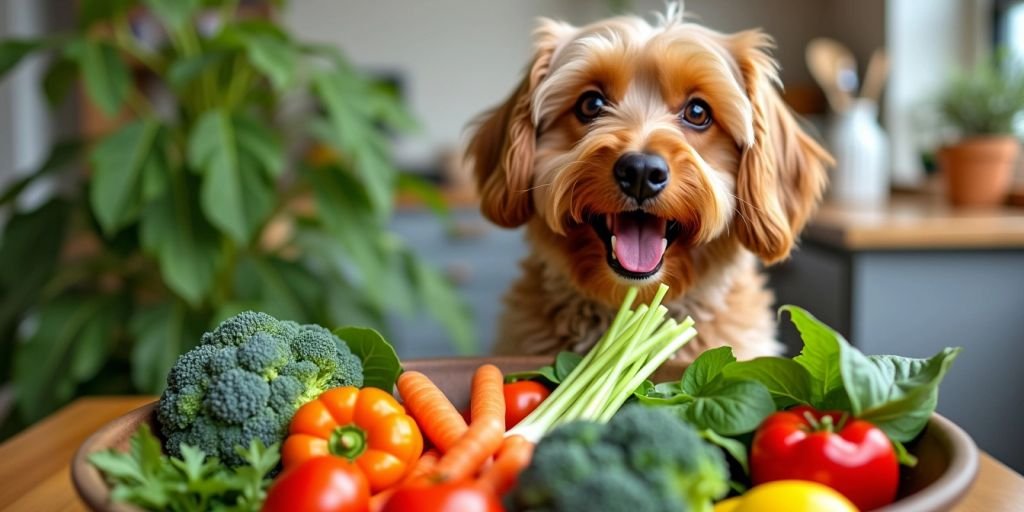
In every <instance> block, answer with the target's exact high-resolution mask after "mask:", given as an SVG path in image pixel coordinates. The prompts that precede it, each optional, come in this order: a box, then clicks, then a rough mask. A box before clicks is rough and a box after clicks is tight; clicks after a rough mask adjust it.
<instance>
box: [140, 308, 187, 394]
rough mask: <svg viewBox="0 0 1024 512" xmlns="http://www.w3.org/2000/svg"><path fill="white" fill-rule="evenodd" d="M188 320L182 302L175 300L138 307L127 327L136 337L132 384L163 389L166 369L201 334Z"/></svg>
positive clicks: (156, 390) (153, 391) (145, 389)
mask: <svg viewBox="0 0 1024 512" xmlns="http://www.w3.org/2000/svg"><path fill="white" fill-rule="evenodd" d="M188 320H189V319H188V317H187V311H186V308H185V305H184V304H182V303H181V302H178V301H175V300H168V301H164V302H161V303H159V304H155V305H152V306H147V307H145V308H141V309H138V310H137V311H135V313H134V314H133V315H132V318H131V322H130V323H129V327H128V328H129V331H130V332H131V335H132V337H134V338H135V343H134V344H133V345H132V353H131V361H132V383H133V384H134V385H135V387H136V388H137V389H138V390H139V391H141V392H144V393H151V394H159V393H161V392H162V391H163V390H164V386H165V385H166V377H167V372H169V371H170V370H171V367H172V366H174V362H175V361H177V359H178V356H179V355H181V354H183V353H184V352H186V351H187V350H189V349H190V348H192V346H194V345H195V340H198V339H199V335H200V334H201V333H198V332H196V331H197V329H196V328H195V327H192V326H190V325H192V323H191V322H189V321H188Z"/></svg>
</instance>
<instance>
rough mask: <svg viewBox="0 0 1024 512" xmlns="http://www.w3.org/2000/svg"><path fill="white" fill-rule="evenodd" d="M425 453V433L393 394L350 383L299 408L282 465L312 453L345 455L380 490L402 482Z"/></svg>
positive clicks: (286, 466)
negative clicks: (361, 387) (353, 385)
mask: <svg viewBox="0 0 1024 512" xmlns="http://www.w3.org/2000/svg"><path fill="white" fill-rule="evenodd" d="M422 453H423V435H422V434H421V433H420V429H419V427H418V426H417V425H416V421H415V420H413V419H412V417H410V416H409V415H407V414H406V413H405V408H404V407H402V405H401V404H399V403H398V401H397V400H395V398H394V397H392V396H391V395H390V394H389V393H387V392H385V391H382V390H380V389H377V388H369V387H367V388H363V389H359V388H356V387H352V386H347V387H340V388H333V389H329V390H327V391H324V392H323V394H321V395H320V396H319V397H318V398H317V399H316V400H313V401H311V402H309V403H307V404H305V405H303V406H302V407H300V408H299V410H298V411H296V412H295V417H294V418H292V422H291V425H290V426H289V435H288V438H287V439H285V441H284V445H283V446H282V448H281V463H282V464H283V465H284V467H285V469H288V468H290V467H293V466H297V465H299V464H301V463H302V462H304V461H306V460H308V459H311V458H313V457H318V456H323V455H334V456H337V457H344V458H346V459H348V460H349V461H352V462H354V463H355V465H356V466H358V467H359V468H360V469H361V470H362V471H363V474H364V475H366V479H367V481H369V483H370V490H371V492H373V493H377V492H379V491H381V490H383V489H386V488H388V487H390V486H392V485H394V484H396V483H398V481H399V480H401V479H402V477H403V476H405V474H406V473H407V472H408V471H409V470H410V469H411V468H412V466H413V464H415V462H416V461H417V460H418V459H419V457H420V455H421V454H422Z"/></svg>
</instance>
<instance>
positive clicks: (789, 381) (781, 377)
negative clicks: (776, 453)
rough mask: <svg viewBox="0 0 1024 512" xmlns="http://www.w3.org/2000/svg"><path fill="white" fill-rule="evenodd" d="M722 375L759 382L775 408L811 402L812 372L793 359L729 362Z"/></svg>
mask: <svg viewBox="0 0 1024 512" xmlns="http://www.w3.org/2000/svg"><path fill="white" fill-rule="evenodd" d="M723 374H724V375H725V376H726V377H727V378H730V379H740V380H755V381H757V382H760V383H761V384H762V385H764V387H765V388H767V389H768V392H769V393H771V395H772V400H774V401H775V408H776V409H778V410H782V409H785V408H787V407H790V406H792V405H797V404H809V403H810V402H811V374H810V373H808V372H807V369H806V368H804V367H803V366H801V365H800V363H797V362H796V361H793V360H792V359H785V358H782V357H758V358H757V359H751V360H750V361H740V362H737V363H733V364H730V365H729V366H727V367H726V368H725V369H724V370H723ZM837 389H838V388H837Z"/></svg>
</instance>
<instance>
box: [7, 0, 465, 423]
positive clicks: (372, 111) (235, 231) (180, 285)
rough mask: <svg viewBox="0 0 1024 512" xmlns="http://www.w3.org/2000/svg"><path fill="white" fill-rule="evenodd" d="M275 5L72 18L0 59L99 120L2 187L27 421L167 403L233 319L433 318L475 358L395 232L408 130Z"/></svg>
mask: <svg viewBox="0 0 1024 512" xmlns="http://www.w3.org/2000/svg"><path fill="white" fill-rule="evenodd" d="M282 3H283V2H279V1H265V2H251V1H247V2H242V3H241V4H240V3H239V2H238V0H119V1H116V2H114V1H108V0H83V1H81V2H76V5H78V6H79V9H80V11H79V20H78V25H77V28H76V29H75V30H74V31H72V32H70V33H66V34H59V35H54V36H52V37H46V38H41V39H31V40H29V39H19V40H8V41H0V76H2V75H3V74H5V73H6V72H7V71H9V70H10V69H12V68H13V67H14V66H15V65H16V64H17V63H18V61H19V60H21V59H22V58H23V57H25V56H27V55H29V54H34V53H45V54H48V56H49V58H50V59H49V62H50V64H49V69H48V70H47V72H46V74H45V78H44V80H43V83H42V84H41V85H42V87H43V89H44V90H45V92H46V95H47V98H48V99H49V100H50V101H51V103H54V104H59V103H62V102H65V101H69V97H81V98H82V101H81V102H80V103H81V106H82V107H84V108H82V109H81V110H82V111H83V115H86V114H87V113H88V112H89V111H95V112H102V113H103V117H104V119H107V120H109V123H107V126H108V128H107V129H106V130H105V131H103V132H102V133H99V134H88V133H87V134H86V135H85V136H83V137H82V138H81V140H73V141H64V142H61V143H58V144H56V145H55V146H54V148H53V149H52V153H51V156H50V158H49V159H48V160H47V161H46V162H45V163H44V165H43V166H42V167H41V168H39V169H36V170H35V171H33V172H30V173H27V174H25V175H24V177H23V178H21V179H20V180H16V181H15V182H14V183H13V184H12V185H11V186H9V187H7V188H6V189H5V190H2V191H0V209H4V210H6V211H7V212H8V213H10V214H11V215H10V218H9V220H8V221H7V223H6V225H4V226H3V227H2V231H3V233H2V236H0V238H2V242H0V340H2V341H0V384H4V385H6V384H7V383H13V386H12V387H13V389H14V390H15V398H16V404H17V406H18V412H19V414H18V419H19V420H20V422H21V423H22V424H24V423H25V422H30V421H34V420H36V419H38V418H40V417H42V416H43V415H45V414H46V413H48V412H49V411H51V410H53V409H54V408H56V407H57V406H59V405H61V404H62V403H64V402H66V401H68V400H70V399H72V398H73V397H74V396H77V395H80V394H83V393H90V392H92V393H97V392H103V393H126V392H145V393H159V392H160V391H161V389H162V388H163V386H164V377H163V376H164V375H165V374H166V373H167V370H168V369H169V368H170V367H171V365H172V364H173V363H174V361H175V359H176V358H177V356H178V354H180V353H182V352H184V351H186V350H188V349H189V348H190V347H191V346H192V345H194V344H195V343H196V342H197V341H198V339H199V338H198V336H199V334H200V333H202V332H203V331H206V330H208V329H210V328H211V327H212V326H214V325H216V323H217V322H219V321H220V320H221V319H223V318H225V317H227V316H230V315H232V314H234V313H237V312H239V311H241V310H244V309H256V310H262V311H266V312H268V313H270V314H273V315H275V316H278V317H280V318H287V319H291V320H296V321H299V322H311V323H319V324H322V325H325V326H338V325H345V324H359V325H366V326H372V327H377V328H381V329H383V328H385V327H386V326H387V323H388V319H389V318H391V317H392V315H395V314H404V315H407V316H413V315H418V314H419V313H420V312H421V311H426V312H429V313H431V314H432V315H433V316H434V318H435V319H436V320H437V321H439V322H440V324H442V325H443V326H444V327H446V328H447V330H448V333H449V336H450V339H451V340H452V342H453V344H455V346H456V349H457V350H458V351H459V352H462V353H467V352H472V351H473V350H474V349H473V344H474V341H473V332H472V329H471V328H470V323H469V318H468V315H467V310H466V308H465V307H464V306H463V303H462V301H461V300H459V298H458V297H457V295H456V294H455V293H454V291H453V290H452V289H451V287H450V286H448V284H447V282H446V279H445V278H444V276H443V274H442V273H441V272H439V271H438V270H437V269H435V268H434V267H432V266H430V265H427V264H426V263H425V262H424V261H423V260H422V259H420V258H419V257H417V255H416V253H415V252H414V251H413V248H411V247H409V246H408V245H407V244H405V243H403V241H402V240H401V239H399V238H398V237H397V236H396V235H394V234H393V233H392V232H390V230H389V229H388V222H389V220H390V217H391V212H392V204H393V198H394V196H395V194H396V192H397V191H400V190H403V189H404V190H409V191H410V192H420V193H428V194H430V193H431V191H430V190H431V189H430V187H429V186H424V183H422V182H418V181H416V179H414V178H413V177H411V176H409V175H405V174H403V173H401V172H399V170H398V169H397V168H396V167H395V165H394V164H393V163H392V161H391V150H390V144H391V137H392V136H393V134H394V133H397V132H399V131H402V130H408V129H410V128H413V127H414V121H413V120H412V119H411V117H410V116H409V114H408V113H407V112H406V111H405V109H404V107H403V106H402V104H401V103H400V102H399V100H398V98H397V97H396V95H395V94H394V92H393V90H392V89H391V88H389V87H388V86H387V85H385V84H383V83H380V82H378V81H375V80H373V79H372V78H371V77H369V76H367V75H365V74H363V73H361V72H359V71H358V70H356V69H355V68H354V67H353V66H352V65H351V64H350V63H349V62H348V61H347V59H346V58H345V57H344V55H342V54H341V52H339V51H338V49H337V48H333V47H328V46H324V45H317V44H312V43H309V42H307V41H302V40H301V39H300V38H299V37H297V35H296V34H291V33H289V32H288V30H287V29H286V27H285V26H283V25H282V24H280V23H278V22H277V21H276V20H277V19H278V17H279V15H280V13H279V12H278V10H279V9H281V8H282V7H281V4H282ZM153 26H156V27H157V28H156V29H155V31H154V30H142V28H145V27H153ZM153 32H155V33H156V34H157V35H158V37H157V38H155V40H143V39H142V36H141V35H140V34H145V33H153ZM72 92H78V93H79V94H77V95H76V94H69V93H72ZM296 104H299V105H308V108H304V109H303V108H295V105H296ZM286 106H287V107H289V108H286ZM100 124H103V123H100ZM79 131H82V130H79ZM315 148H319V149H315ZM325 154H328V156H327V157H324V155H325ZM304 155H310V156H304ZM313 155H316V156H313ZM3 171H5V172H6V171H9V170H3ZM48 180H52V181H56V182H58V183H60V185H61V186H59V187H55V189H56V192H55V193H53V194H52V195H51V197H49V199H47V200H46V201H45V202H43V204H39V205H33V206H31V207H29V208H25V207H22V206H21V205H23V204H24V203H25V201H20V200H19V198H20V197H21V196H22V195H23V192H25V191H27V190H29V189H31V188H33V187H34V186H35V183H36V182H43V181H48ZM424 191H426V192H424ZM432 194H434V196H432V197H431V198H430V199H436V194H437V192H436V191H433V192H432ZM8 425H10V422H8ZM14 428H16V427H10V426H8V427H7V428H5V429H4V431H7V432H10V431H11V430H13V429H14Z"/></svg>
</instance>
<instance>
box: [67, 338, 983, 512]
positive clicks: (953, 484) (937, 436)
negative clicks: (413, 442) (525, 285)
mask: <svg viewBox="0 0 1024 512" xmlns="http://www.w3.org/2000/svg"><path fill="white" fill-rule="evenodd" d="M485 362H486V363H493V364H496V365H497V366H498V367H499V368H501V369H502V370H503V371H505V372H516V371H523V370H530V369H533V368H537V367H540V366H543V365H545V364H550V362H551V358H550V357H491V358H452V359H424V360H416V361H407V362H405V363H404V365H403V366H404V367H405V368H406V369H408V370H417V371H420V372H423V373H425V374H426V375H428V376H429V377H430V378H431V379H433V380H434V382H435V383H437V385H438V386H439V387H440V388H441V389H443V390H444V391H445V393H446V394H447V395H448V397H449V398H450V399H451V400H452V402H453V403H454V404H455V405H456V406H458V407H462V406H465V405H466V404H467V403H468V401H469V384H470V380H471V376H472V373H473V371H474V370H475V369H476V368H477V367H478V366H480V365H481V364H483V363H485ZM683 369H684V366H682V365H676V364H667V365H665V366H663V367H662V368H660V369H659V370H658V371H657V372H655V374H654V378H653V380H654V381H655V382H662V381H667V380H674V379H678V378H679V377H680V375H682V372H683ZM155 405H156V404H155V403H153V404H149V405H145V406H143V407H140V408H138V409H136V410H134V411H131V412H129V413H128V414H125V415H124V416H121V417H120V418H117V419H115V420H113V421H111V422H110V423H108V424H106V425H104V426H103V428H101V429H100V430H99V431H97V432H96V433H95V434H93V435H92V436H90V437H89V438H88V439H86V440H85V443H83V444H82V446H81V447H80V448H79V449H78V452H77V453H76V454H75V458H74V461H73V462H72V465H71V477H72V480H73V481H74V483H75V489H77V490H78V494H79V495H80V496H81V497H82V500H83V501H84V502H85V503H86V505H88V506H89V508H90V509H92V510H104V511H106V510H134V509H133V508H132V507H129V506H125V505H119V504H118V505H115V504H112V503H110V502H109V497H110V489H109V488H108V487H107V484H106V482H105V481H104V480H103V477H102V475H100V473H99V471H97V470H96V468H94V467H93V466H92V465H91V464H89V462H88V460H87V459H88V457H89V455H90V454H92V453H94V452H97V451H102V450H106V449H108V448H116V449H119V450H127V449H128V439H129V438H130V437H131V435H132V434H133V433H134V432H135V430H136V429H137V428H138V427H139V425H141V424H143V423H149V424H150V426H152V427H155V424H154V422H155V415H154V411H153V410H154V407H155ZM154 431H158V429H156V428H154ZM907 448H908V449H909V450H910V452H911V453H913V454H914V455H916V456H917V458H918V465H917V466H916V467H914V468H903V471H902V473H901V474H900V492H899V499H898V500H897V501H896V502H895V503H893V504H892V505H889V506H888V507H885V508H882V509H879V512H924V511H928V512H931V511H935V512H938V511H944V510H951V509H952V508H953V505H955V504H956V503H957V502H958V501H960V499H961V498H963V496H964V494H965V493H966V492H967V490H968V489H969V488H970V486H971V484H972V483H973V482H974V478H975V476H976V475H977V473H978V448H977V447H976V446H975V445H974V441H972V440H971V438H970V436H968V435H967V434H966V433H965V432H964V431H963V430H961V429H960V427H957V426H956V425H955V424H953V422H951V421H949V420H947V419H946V418H943V417H942V416H939V415H938V414H936V415H934V416H932V419H931V421H930V422H929V423H928V426H927V427H926V428H925V430H924V432H923V433H922V434H921V436H919V437H918V439H917V440H915V441H914V442H913V443H910V444H909V445H908V446H907Z"/></svg>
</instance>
